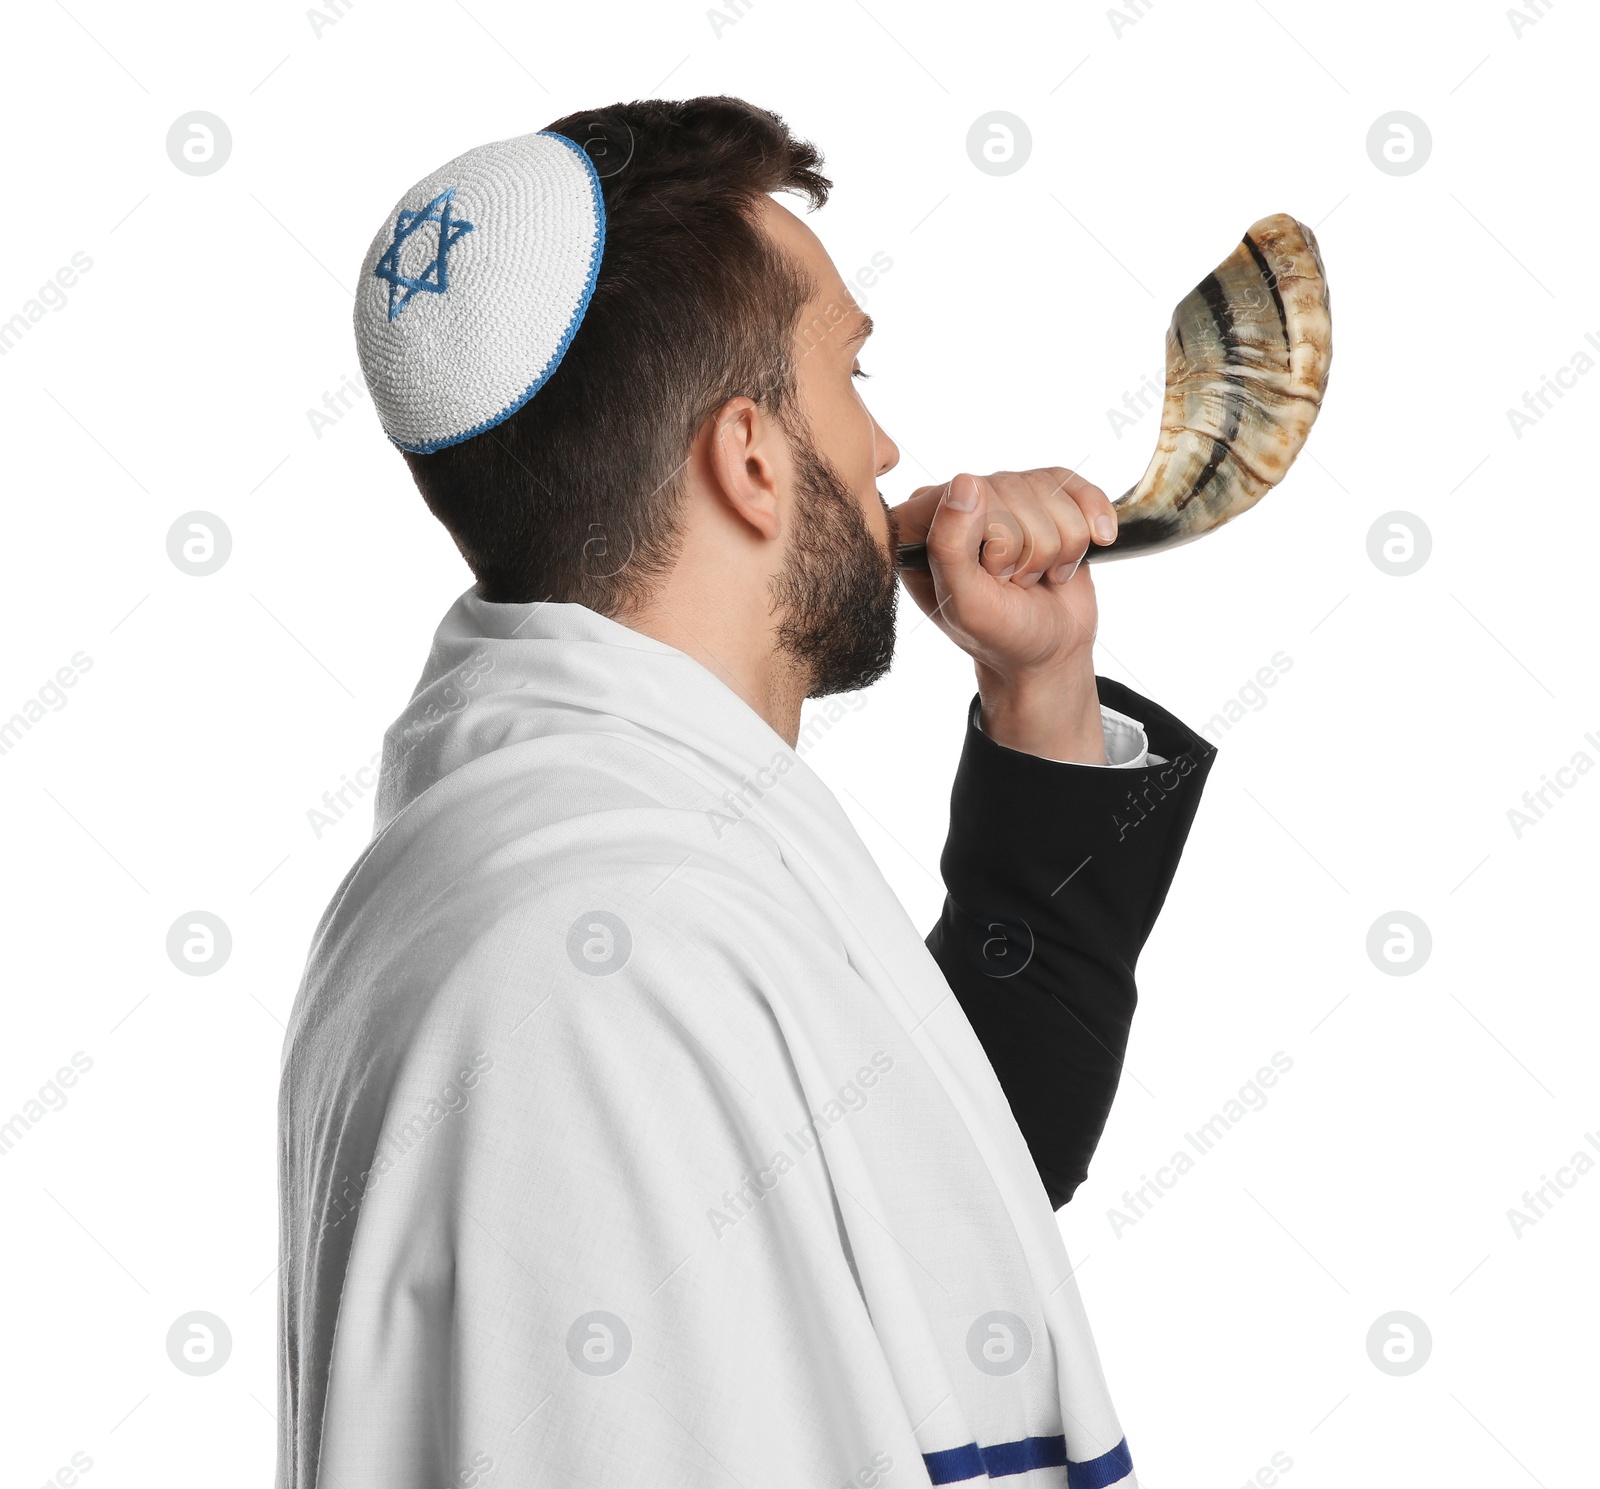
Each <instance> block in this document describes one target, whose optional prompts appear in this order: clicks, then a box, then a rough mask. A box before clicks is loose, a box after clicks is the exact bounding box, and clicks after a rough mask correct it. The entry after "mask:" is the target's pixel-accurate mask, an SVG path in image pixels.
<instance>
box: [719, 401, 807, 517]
mask: <svg viewBox="0 0 1600 1489" xmlns="http://www.w3.org/2000/svg"><path fill="white" fill-rule="evenodd" d="M703 434H704V437H705V440H706V447H705V461H706V472H707V474H708V476H709V477H710V480H711V484H712V486H713V487H714V488H715V489H716V491H717V493H718V494H719V495H720V496H721V497H722V499H723V501H725V502H726V503H727V505H728V508H729V510H730V511H731V512H732V513H734V514H735V515H736V516H737V517H739V518H740V519H741V520H742V521H744V522H746V523H748V524H749V525H750V526H751V527H752V528H754V529H755V530H756V532H757V533H759V534H760V535H761V537H763V538H766V539H769V540H770V539H773V538H776V537H777V536H778V534H779V532H780V531H781V530H782V526H783V520H782V518H783V514H782V512H781V511H780V506H781V503H780V501H779V492H780V490H781V489H782V487H783V482H784V479H785V477H786V475H787V473H788V458H789V447H788V441H787V440H785V439H784V438H783V434H782V431H781V429H780V428H779V427H778V423H777V421H776V420H775V419H774V418H773V417H772V416H771V415H770V414H769V413H767V412H766V410H764V409H763V408H762V407H761V406H760V405H759V404H757V403H756V402H755V401H754V400H753V399H750V398H745V397H743V396H741V397H738V398H730V399H729V400H728V401H727V402H726V403H725V404H723V405H722V407H721V408H719V409H717V410H716V412H714V413H713V414H712V415H711V416H710V418H708V419H707V420H706V423H705V426H704V428H703Z"/></svg>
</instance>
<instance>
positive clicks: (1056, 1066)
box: [927, 677, 1216, 1209]
mask: <svg viewBox="0 0 1600 1489" xmlns="http://www.w3.org/2000/svg"><path fill="white" fill-rule="evenodd" d="M1096 682H1097V684H1098V687H1099V693H1100V701H1101V702H1102V703H1103V704H1105V705H1106V706H1107V707H1109V708H1113V709H1115V710H1117V712H1119V713H1123V714H1126V715H1127V716H1128V717H1130V718H1134V719H1137V720H1138V721H1139V722H1140V723H1141V724H1143V725H1144V727H1145V734H1146V736H1147V738H1148V739H1149V744H1150V752H1151V754H1153V755H1161V756H1164V757H1165V758H1166V760H1167V763H1166V764H1165V765H1152V766H1149V767H1147V768H1144V769H1138V770H1132V769H1115V768H1108V767H1105V766H1092V765H1070V764H1064V763H1059V762H1057V761H1053V760H1045V759H1041V758H1040V757H1038V756H1036V755H1025V754H1022V753H1020V752H1019V751H1016V750H1011V749H1007V748H1006V747H1005V746H1004V745H1001V744H997V743H995V741H994V740H992V739H990V738H989V737H988V735H986V734H985V733H984V732H983V731H982V730H981V729H980V728H979V727H978V724H977V718H978V700H977V699H976V698H975V699H974V700H973V703H972V706H971V708H970V709H969V710H968V714H967V737H966V744H965V747H964V748H963V750H962V755H961V764H960V766H959V768H958V769H957V771H956V778H955V785H954V788H953V790H952V792H951V797H950V834H949V837H948V838H947V839H946V842H945V849H944V855H943V857H942V858H941V859H940V869H941V870H942V872H943V876H944V883H945V889H946V890H947V892H948V893H947V897H946V899H945V903H944V913H943V914H942V915H941V916H940V919H939V923H938V925H936V926H935V927H934V928H933V930H932V932H931V933H930V934H929V936H928V942H927V944H928V949H929V950H930V951H931V952H932V953H933V955H934V958H935V960H937V961H938V963H939V966H940V968H941V969H942V970H943V972H944V975H945V978H946V980H947V981H948V982H949V984H950V987H951V989H952V991H954V993H955V995H956V997H957V998H958V999H959V1000H960V1003H961V1006H962V1007H963V1008H964V1009H965V1010H966V1014H967V1018H968V1020H969V1022H970V1023H971V1024H972V1027H973V1030H974V1031H975V1032H976V1034H977V1036H978V1039H979V1040H980V1041H981V1043H982V1044H983V1047H984V1049H985V1050H986V1051H987V1052H988V1056H989V1061H990V1063H991V1064H992V1065H993V1066H994V1071H995V1074H996V1075H997V1076H998V1077H999V1078H1000V1084H1001V1087H1002V1088H1003V1089H1004V1091H1005V1093H1006V1097H1007V1099H1008V1100H1009V1101H1010V1103H1011V1110H1012V1112H1013V1113H1014V1114H1015V1115H1016V1119H1017V1124H1018V1126H1020V1127H1021V1129H1022V1135H1023V1137H1024V1138H1026V1139H1027V1143H1028V1148H1029V1150H1030V1151H1031V1152H1032V1154H1033V1160H1034V1162H1035V1163H1036V1164H1037V1165H1038V1168H1039V1174H1040V1177H1041V1178H1042V1179H1043V1180H1044V1186H1045V1190H1046V1192H1047V1193H1048V1194H1049V1196H1050V1202H1051V1204H1052V1205H1054V1206H1055V1207H1056V1208H1058V1209H1059V1208H1060V1207H1061V1206H1062V1205H1064V1204H1066V1202H1067V1201H1068V1200H1069V1199H1071V1198H1072V1194H1073V1191H1074V1190H1075V1189H1076V1188H1077V1187H1078V1185H1079V1184H1080V1183H1081V1182H1082V1181H1083V1178H1084V1176H1085V1174H1086V1173H1087V1172H1088V1167H1089V1158H1090V1156H1091V1155H1092V1154H1093V1152H1094V1150H1095V1146H1096V1144H1098V1142H1099V1141H1100V1134H1101V1132H1102V1131H1103V1130H1104V1128H1105V1123H1106V1117H1107V1115H1108V1114H1109V1113H1110V1111H1111V1101H1112V1098H1113V1097H1114V1096H1115V1095H1116V1092H1117V1082H1118V1078H1119V1077H1120V1075H1121V1073H1122V1059H1123V1054H1124V1052H1125V1051H1126V1049H1127V1044H1128V1029H1129V1025H1130V1024H1131V1022H1132V1019H1133V1009H1134V1003H1135V1001H1136V998H1137V994H1136V990H1135V986H1134V976H1133V973H1134V966H1135V964H1136V963H1137V961H1138V959H1139V952H1140V951H1141V950H1142V949H1143V947H1144V943H1145V940H1146V938H1147V937H1148V936H1149V934H1150V931H1151V928H1152V927H1153V926H1154V925H1155V920H1156V916H1157V915H1158V914H1159V913H1160V910H1161V906H1162V903H1163V901H1164V900H1165V899H1166V896H1167V888H1168V886H1169V885H1170V884H1171V883H1172V876H1173V874H1174V872H1175V871H1176V869H1177V867H1178V858H1179V856H1180V855H1181V854H1182V852H1183V845H1184V841H1185V839H1186V838H1187V837H1188V835H1189V826H1190V824H1191V823H1192V822H1193V821H1194V814H1195V809H1196V807H1198V805H1199V803H1200V795H1201V792H1202V790H1203V789H1204V785H1205V779H1206V776H1207V774H1208V773H1209V771H1210V769H1211V763H1212V760H1213V759H1214V757H1215V754H1216V751H1215V749H1214V747H1213V746H1212V745H1210V744H1209V743H1207V741H1206V740H1204V739H1202V738H1201V737H1200V736H1199V735H1198V734H1196V733H1195V732H1194V731H1193V730H1191V729H1189V728H1188V727H1187V726H1185V725H1184V724H1182V723H1180V722H1179V721H1178V720H1177V719H1175V718H1174V717H1173V716H1172V715H1171V714H1169V713H1168V712H1166V710H1165V709H1162V708H1158V707H1157V706H1156V705H1155V704H1154V703H1151V702H1150V701H1149V700H1148V699H1145V698H1141V697H1140V696H1139V695H1138V694H1137V693H1135V692H1133V691H1131V690H1130V689H1128V688H1125V687H1123V686H1122V685H1121V684H1120V683H1115V682H1112V681H1110V680H1109V679H1107V678H1103V677H1102V678H1097V679H1096Z"/></svg>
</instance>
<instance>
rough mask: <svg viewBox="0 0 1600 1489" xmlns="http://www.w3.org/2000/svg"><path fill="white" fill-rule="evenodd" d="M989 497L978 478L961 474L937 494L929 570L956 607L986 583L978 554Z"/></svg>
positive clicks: (984, 483) (985, 485) (930, 534)
mask: <svg viewBox="0 0 1600 1489" xmlns="http://www.w3.org/2000/svg"><path fill="white" fill-rule="evenodd" d="M991 494H992V493H991V492H990V490H989V483H988V482H987V481H985V480H984V479H983V478H982V477H981V476H973V475H968V474H966V473H965V472H963V473H962V474H961V475H958V476H955V477H953V478H952V479H951V480H950V482H949V483H948V484H947V485H946V486H945V487H944V488H943V490H942V491H941V492H940V497H939V504H938V506H937V508H936V509H935V511H934V513H933V519H932V521H931V522H930V523H929V525H928V537H927V544H928V568H929V570H930V571H931V572H932V574H933V579H934V585H935V587H936V588H937V589H939V590H941V591H943V592H944V594H946V595H949V596H950V597H951V598H953V599H954V600H955V602H956V603H957V604H958V605H959V604H960V603H961V601H962V599H963V597H965V596H967V595H970V594H972V593H974V592H975V591H976V590H977V589H978V588H980V587H981V586H983V585H984V584H986V583H987V580H988V575H986V574H985V573H984V572H983V567H982V564H981V563H980V561H979V552H980V549H981V547H982V544H983V538H984V528H985V525H986V520H987V514H988V510H989V499H990V496H991Z"/></svg>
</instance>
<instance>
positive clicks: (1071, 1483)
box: [922, 1435, 1133, 1489]
mask: <svg viewBox="0 0 1600 1489" xmlns="http://www.w3.org/2000/svg"><path fill="white" fill-rule="evenodd" d="M922 1461H923V1462H924V1463H925V1464H927V1466H928V1477H929V1478H930V1479H932V1480H933V1482H934V1483H935V1484H963V1483H966V1482H967V1481H968V1480H969V1479H982V1478H990V1479H1003V1478H1007V1477H1009V1476H1010V1475H1011V1474H1018V1473H1027V1472H1028V1471H1029V1470H1030V1469H1034V1468H1060V1467H1061V1466H1062V1464H1066V1469H1067V1486H1068V1489H1107V1486H1108V1485H1111V1484H1115V1483H1117V1482H1118V1481H1119V1480H1121V1479H1125V1478H1126V1477H1127V1476H1128V1475H1129V1474H1130V1473H1132V1472H1133V1455H1132V1454H1131V1453H1130V1452H1129V1451H1128V1439H1127V1438H1123V1439H1122V1441H1121V1442H1119V1443H1118V1444H1117V1445H1116V1447H1114V1448H1112V1450H1111V1451H1110V1452H1109V1453H1102V1454H1101V1455H1100V1456H1099V1457H1098V1458H1091V1459H1089V1460H1088V1461H1087V1462H1085V1463H1067V1440H1066V1438H1065V1437H1062V1436H1060V1435H1057V1436H1055V1437H1024V1438H1022V1439H1021V1440H1020V1441H1018V1442H1002V1443H996V1444H995V1446H994V1447H992V1448H980V1447H979V1446H978V1445H977V1443H975V1442H969V1443H968V1444H967V1445H966V1446H965V1447H960V1448H946V1449H945V1450H944V1451H943V1452H941V1453H924V1454H923V1455H922Z"/></svg>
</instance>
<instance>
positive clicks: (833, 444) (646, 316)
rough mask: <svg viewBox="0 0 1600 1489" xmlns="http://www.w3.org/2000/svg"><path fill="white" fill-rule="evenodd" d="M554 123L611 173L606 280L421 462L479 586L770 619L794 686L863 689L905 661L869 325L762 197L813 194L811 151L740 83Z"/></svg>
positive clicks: (809, 241) (806, 238)
mask: <svg viewBox="0 0 1600 1489" xmlns="http://www.w3.org/2000/svg"><path fill="white" fill-rule="evenodd" d="M550 130H551V132H553V133H557V134H561V135H565V136H566V137H567V138H568V139H570V140H571V141H573V142H574V143H575V144H577V145H578V146H579V147H580V148H582V149H584V150H585V151H586V153H587V154H588V155H589V157H590V159H591V160H592V161H593V163H594V165H595V168H596V170H597V172H598V174H599V176H600V178H601V189H602V192H603V195H604V202H605V213H606V239H605V250H604V255H603V257H602V260H601V264H600V269H599V275H598V279H597V281H596V283H595V286H594V291H593V295H592V298H591V299H590V302H589V305H588V307H587V310H586V311H585V312H584V314H583V318H582V321H581V323H580V324H579V326H578V328H577V332H576V334H575V336H574V337H573V339H572V343H571V345H570V347H569V348H568V349H567V351H566V353H565V356H564V357H563V359H562V361H561V363H560V365H559V367H558V368H557V370H556V372H555V373H554V375H553V376H551V377H550V379H549V381H548V382H546V383H545V384H544V386H543V387H541V388H540V389H539V391H538V392H537V394H536V395H535V396H534V397H532V398H531V399H529V400H528V402H526V403H525V404H524V405H523V406H522V407H521V408H520V409H519V410H518V411H517V412H516V413H514V414H512V415H511V416H510V417H509V418H507V419H505V420H504V421H503V422H502V423H499V424H497V425H495V426H494V427H493V428H490V429H487V430H485V431H483V432H482V433H480V434H477V435H475V436H473V437H472V438H470V439H468V440H465V441H463V442H462V443H459V444H455V445H451V446H449V447H447V448H445V449H442V450H438V451H436V452H434V453H432V454H413V453H409V452H408V453H407V454H406V457H405V458H406V460H407V463H408V464H409V465H410V467H411V471H412V475H413V476H414V478H415V479H416V482H417V485H418V487H419V488H420V489H421V491H422V494H423V496H424V498H425V499H426V500H427V502H428V505H429V507H430V509H431V510H432V511H433V513H434V514H435V515H436V516H437V517H438V518H439V519H440V521H442V522H443V523H444V525H445V527H446V528H447V529H448V530H449V531H450V533H451V535H452V536H453V537H454V539H455V541H456V543H457V545H458V547H459V548H460V549H461V552H462V554H463V556H464V557H465V558H466V560H467V562H468V564H469V565H470V566H471V567H472V570H473V572H474V574H475V575H476V576H477V578H478V581H479V592H480V593H481V594H482V595H483V596H484V598H486V599H489V600H497V601H531V600H540V599H554V600H565V601H574V602H577V603H580V604H584V605H587V606H589V607H590V608H591V609H594V610H597V611H599V612H600V613H602V614H605V615H609V616H612V617H614V618H616V619H619V620H622V621H624V622H628V623H633V622H634V621H635V620H636V619H637V618H638V617H641V616H644V615H648V614H650V613H651V612H652V611H653V610H655V609H657V608H659V607H660V606H662V605H663V604H670V605H673V606H676V607H678V609H679V610H683V609H685V608H686V607H687V608H692V609H693V610H694V611H695V612H696V616H697V618H699V619H700V622H701V624H702V625H703V626H711V625H712V618H713V615H715V618H716V619H718V620H720V621H721V622H722V629H723V630H724V631H726V630H727V629H728V628H729V627H732V628H733V629H734V630H735V631H736V632H737V633H739V634H743V633H744V632H745V631H748V630H749V629H750V628H751V627H752V626H755V627H757V628H759V629H762V630H765V631H768V632H770V634H771V637H772V641H773V643H774V646H775V648H776V651H777V653H778V654H779V656H778V661H779V663H781V664H782V665H783V666H785V667H787V668H788V669H789V670H790V671H791V672H792V673H793V675H794V677H795V679H796V680H798V681H799V682H800V684H801V686H802V691H803V694H806V695H810V696H822V695H824V694H827V693H833V692H840V691H846V690H849V689H851V688H855V687H860V686H864V685H865V684H866V683H868V682H870V681H872V680H873V679H875V678H876V677H877V676H879V675H881V673H882V672H883V671H884V670H885V669H886V668H887V667H888V665H889V661H890V659H891V656H892V652H893V639H894V604H895V582H894V572H893V568H892V566H891V562H890V554H891V553H892V546H891V545H892V539H893V534H892V532H891V531H890V522H889V519H888V516H887V509H886V508H885V506H884V504H883V502H882V500H881V498H880V497H879V496H878V493H877V488H876V478H877V477H878V476H879V475H881V474H882V473H883V472H885V471H887V470H889V469H891V468H892V467H893V465H894V464H895V463H896V461H897V460H898V452H897V451H896V449H895V447H894V445H893V443H892V442H891V441H890V440H889V439H888V437H887V436H886V435H884V433H883V432H882V430H880V429H879V428H878V427H877V425H876V423H875V422H874V421H873V419H872V417H871V415H870V414H869V413H868V412H867V410H866V407H865V405H864V404H863V403H862V401H861V399H860V397H859V395H858V393H857V390H856V386H855V384H854V381H853V378H854V376H855V374H856V373H857V372H858V371H859V366H858V363H857V360H856V354H857V352H858V351H859V348H860V344H861V343H862V341H864V340H865V338H866V335H867V334H868V333H870V330H871V322H870V321H869V320H868V319H867V317H866V316H865V315H863V314H862V312H861V311H860V309H859V308H858V307H857V306H856V304H855V302H854V300H853V298H852V297H851V295H850V293H849V291H848V290H847V289H846V288H845V286H844V283H843V281H842V279H841V278H840V276H839V274H838V271H837V270H836V269H835V268H834V266H833V264H832V262H831V260H830V259H829V258H828V255H827V253H826V251H825V250H824V249H823V247H822V245H821V243H820V242H819V241H818V240H817V238H816V236H815V234H813V233H812V232H811V231H810V229H809V228H807V227H806V226H805V224H804V223H803V222H802V221H801V220H800V219H799V218H798V217H796V216H795V215H794V214H793V213H792V212H790V211H788V210H787V209H786V208H784V207H782V206H780V205H779V204H778V203H777V202H775V201H773V200H772V199H771V197H770V196H769V195H768V193H771V192H780V191H792V192H798V193H800V194H802V195H804V196H806V197H807V198H808V199H809V201H810V204H811V205H812V206H813V207H817V206H820V205H822V203H823V202H824V201H826V199H827V194H828V190H829V187H830V183H829V182H828V180H827V179H826V178H825V177H824V176H822V175H821V174H820V166H821V158H820V156H819V155H818V153H817V152H816V150H815V149H813V148H812V146H810V145H808V144H806V143H805V142H804V141H801V140H797V139H795V138H794V137H793V136H792V135H790V133H789V131H788V130H787V128H786V127H785V126H784V124H783V123H782V121H781V120H779V119H778V118H776V117H775V116H773V115H771V114H768V113H766V112H764V111H763V110H760V109H756V108H753V107H752V106H750V105H749V104H746V103H743V102H741V101H740V100H737V99H730V98H703V99H695V100H691V101H689V102H686V103H667V102H659V101H652V102H643V103H633V104H619V105H617V106H615V107H613V108H610V109H604V110H601V111H599V112H596V113H585V114H579V115H573V116H570V117H569V118H566V119H563V120H559V121H558V122H556V123H555V124H553V125H551V126H550ZM757 600H759V602H760V604H759V611H758V608H757V606H756V604H755V602H756V601H757ZM683 627H684V628H685V629H690V630H692V624H691V622H690V621H689V620H687V619H684V620H683Z"/></svg>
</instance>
